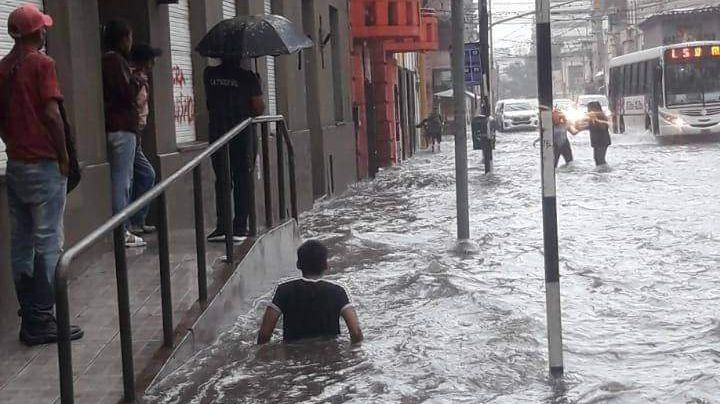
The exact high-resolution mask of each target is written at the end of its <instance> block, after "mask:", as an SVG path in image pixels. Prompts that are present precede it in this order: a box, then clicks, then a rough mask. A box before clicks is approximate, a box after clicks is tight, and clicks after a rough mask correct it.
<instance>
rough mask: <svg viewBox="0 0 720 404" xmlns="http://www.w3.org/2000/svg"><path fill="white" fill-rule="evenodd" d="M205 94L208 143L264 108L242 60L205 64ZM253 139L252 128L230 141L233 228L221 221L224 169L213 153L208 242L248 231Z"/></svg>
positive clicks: (253, 75) (254, 77)
mask: <svg viewBox="0 0 720 404" xmlns="http://www.w3.org/2000/svg"><path fill="white" fill-rule="evenodd" d="M204 83H205V94H206V95H207V108H208V112H209V118H210V119H209V122H208V126H209V140H210V143H212V142H214V141H216V140H217V139H219V138H221V137H222V136H223V135H224V134H226V133H227V132H228V131H229V130H230V129H232V128H234V127H235V126H237V125H238V124H239V123H241V122H242V121H244V120H246V119H248V118H251V117H255V116H259V115H262V114H263V112H264V111H265V101H264V100H263V93H262V86H261V84H260V79H259V77H258V75H257V74H256V73H253V72H252V71H250V70H247V69H243V68H242V67H241V60H240V59H236V58H228V59H223V60H222V63H221V64H220V65H219V66H208V67H207V68H205V72H204ZM255 147H256V145H255V138H254V136H253V131H252V129H251V128H247V129H245V130H244V131H243V132H242V133H240V134H239V135H237V136H236V137H235V138H233V140H232V141H230V173H231V176H232V187H233V203H232V205H234V212H235V217H234V219H233V228H232V229H225V228H224V223H223V220H222V218H223V211H224V210H225V204H224V203H223V185H222V178H223V177H222V176H223V173H224V172H225V166H224V165H223V159H222V157H221V154H220V153H219V152H218V153H215V154H213V156H212V166H213V171H215V206H216V213H217V227H216V228H215V230H214V231H213V232H212V233H210V234H209V235H208V241H212V242H220V241H225V237H226V235H227V234H229V237H232V238H233V241H241V240H242V237H244V236H247V235H248V234H249V231H248V230H249V229H248V218H249V214H250V208H251V201H250V193H249V190H250V181H252V173H253V169H254V167H255Z"/></svg>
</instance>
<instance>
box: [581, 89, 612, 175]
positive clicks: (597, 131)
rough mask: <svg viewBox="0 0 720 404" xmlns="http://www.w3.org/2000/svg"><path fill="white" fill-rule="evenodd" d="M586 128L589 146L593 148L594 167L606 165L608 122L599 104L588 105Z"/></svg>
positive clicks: (608, 139)
mask: <svg viewBox="0 0 720 404" xmlns="http://www.w3.org/2000/svg"><path fill="white" fill-rule="evenodd" d="M587 128H588V129H589V130H590V145H591V146H592V148H593V155H594V157H595V165H596V166H602V165H607V161H605V155H606V154H607V149H608V146H610V145H611V144H612V142H611V141H610V122H609V121H608V118H607V116H605V113H604V112H603V110H602V105H600V103H599V102H597V101H593V102H591V103H589V104H588V118H587Z"/></svg>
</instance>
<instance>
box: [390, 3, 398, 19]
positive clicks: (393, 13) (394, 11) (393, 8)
mask: <svg viewBox="0 0 720 404" xmlns="http://www.w3.org/2000/svg"><path fill="white" fill-rule="evenodd" d="M397 15H398V3H397V1H390V2H388V25H397Z"/></svg>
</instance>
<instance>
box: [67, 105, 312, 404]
mask: <svg viewBox="0 0 720 404" xmlns="http://www.w3.org/2000/svg"><path fill="white" fill-rule="evenodd" d="M271 123H275V124H276V133H277V136H278V138H277V139H276V146H277V148H276V153H277V173H278V175H277V185H278V207H279V210H280V212H279V217H280V219H281V220H285V219H287V218H288V212H287V207H286V198H285V192H286V188H285V175H286V173H285V151H284V150H283V149H284V147H287V161H288V172H287V176H288V177H289V181H290V184H289V185H290V189H289V193H290V214H291V215H292V217H293V218H294V219H295V220H297V217H298V208H297V190H296V182H295V153H294V149H293V144H292V140H291V138H290V135H289V133H288V130H287V126H286V124H285V120H284V118H283V117H282V116H262V117H258V118H254V119H247V120H245V121H243V122H241V123H240V124H239V125H237V126H236V127H234V128H233V129H231V130H230V131H229V132H227V133H226V134H225V135H223V136H222V137H221V138H220V139H218V140H217V141H215V142H213V143H211V144H210V145H208V147H207V148H206V149H204V150H203V151H202V152H201V153H200V154H198V155H197V156H195V157H194V158H193V159H192V160H190V161H189V162H188V163H187V164H185V165H184V166H182V167H181V168H180V169H179V170H177V171H175V172H174V173H172V174H171V175H170V176H169V177H168V178H166V179H165V180H163V181H161V182H160V183H159V184H157V185H155V186H154V187H153V188H152V189H150V190H149V191H148V192H147V193H146V194H144V195H143V196H142V197H140V198H139V199H138V200H136V201H135V202H133V203H131V204H130V205H129V206H127V207H126V208H125V209H123V210H122V211H121V212H119V213H118V214H116V215H114V216H113V217H112V218H110V219H109V220H108V221H107V222H105V223H104V224H102V225H101V226H100V227H98V228H96V229H95V230H94V231H93V232H91V233H90V234H88V235H87V236H85V237H84V238H83V239H81V240H80V241H78V242H77V243H76V244H75V245H73V246H72V247H71V248H69V249H68V250H67V251H65V252H64V253H63V254H62V256H61V257H60V260H59V262H58V266H57V271H56V273H55V299H56V305H57V308H56V310H57V320H58V361H59V367H60V400H61V402H62V403H63V404H69V403H73V401H74V396H73V372H72V345H71V343H70V309H69V299H68V297H69V295H68V271H69V268H70V265H71V264H72V263H73V261H74V260H75V258H76V257H78V256H79V255H80V254H81V253H83V252H84V251H86V250H87V249H88V248H90V247H91V246H93V245H94V244H95V243H97V242H98V241H100V240H101V239H103V238H104V237H105V236H107V235H108V234H109V233H110V232H111V231H112V232H113V245H114V251H115V275H116V278H117V290H118V317H119V323H120V349H121V355H122V371H123V393H124V400H125V401H134V400H135V372H134V364H133V356H132V326H131V323H130V290H129V284H128V271H127V260H126V255H125V230H124V226H123V224H124V223H125V222H126V221H127V220H129V219H130V217H131V216H132V215H133V214H135V213H136V212H137V211H139V210H140V209H142V208H143V207H144V206H146V205H148V204H149V203H151V202H152V201H153V200H155V199H158V202H159V203H158V205H159V212H158V216H159V217H158V249H159V259H160V295H161V304H162V322H163V345H164V346H165V347H168V348H172V347H173V346H174V327H173V317H172V294H171V281H170V250H169V247H170V237H169V227H168V212H167V200H166V196H165V193H166V191H167V190H168V188H169V187H170V186H171V185H173V184H175V183H176V182H178V181H179V180H180V179H181V178H183V177H185V176H186V175H188V174H189V173H190V172H191V171H192V175H193V194H194V212H195V242H196V249H197V265H198V271H197V273H198V298H199V300H200V302H203V303H204V302H206V301H207V298H208V292H207V271H206V263H205V223H204V216H203V215H204V208H203V191H202V187H203V180H202V171H201V165H200V164H201V163H202V162H203V161H204V160H206V159H209V158H210V156H212V155H213V154H215V153H216V152H220V153H221V158H222V159H223V162H224V167H225V170H224V175H223V177H222V184H223V203H224V204H225V209H224V212H223V213H224V214H223V217H222V220H223V223H224V228H225V229H226V230H228V233H230V232H229V230H231V229H232V228H233V227H232V213H231V212H232V206H231V203H232V202H231V201H232V195H231V193H232V189H231V188H232V187H231V178H230V177H231V174H230V164H229V162H230V149H229V145H228V144H229V142H230V141H231V140H232V139H233V138H235V137H236V136H238V135H239V134H240V133H241V132H243V131H244V130H245V129H247V128H250V129H251V131H250V132H251V134H252V136H257V127H258V126H260V135H261V141H260V146H261V152H262V161H263V188H264V193H265V222H266V227H267V228H268V229H269V228H271V227H272V226H273V217H274V215H273V211H272V190H271V187H272V184H271V179H270V170H271V166H270V158H269V157H270V150H269V138H270V136H271V132H270V129H269V126H270V124H271ZM280 137H282V139H280ZM256 139H257V138H256ZM253 143H256V142H253ZM253 153H254V155H255V157H257V150H253ZM249 193H250V198H251V199H250V200H251V208H250V217H249V227H250V235H251V236H255V235H257V217H256V212H255V204H254V201H255V181H254V179H253V180H251V181H250V192H249ZM225 250H226V254H227V261H228V262H229V263H230V264H232V263H233V262H234V257H233V238H232V237H225Z"/></svg>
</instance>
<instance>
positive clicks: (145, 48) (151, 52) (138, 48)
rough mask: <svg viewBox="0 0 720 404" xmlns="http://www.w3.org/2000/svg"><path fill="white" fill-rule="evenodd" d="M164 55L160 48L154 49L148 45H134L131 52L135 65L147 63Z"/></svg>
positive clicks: (131, 58)
mask: <svg viewBox="0 0 720 404" xmlns="http://www.w3.org/2000/svg"><path fill="white" fill-rule="evenodd" d="M160 55H162V50H161V49H160V48H153V47H152V46H150V45H148V44H146V43H140V44H137V45H134V46H133V48H132V52H130V60H131V61H132V62H134V63H140V64H142V63H147V62H149V61H151V60H154V59H155V58H156V57H159V56H160Z"/></svg>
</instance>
